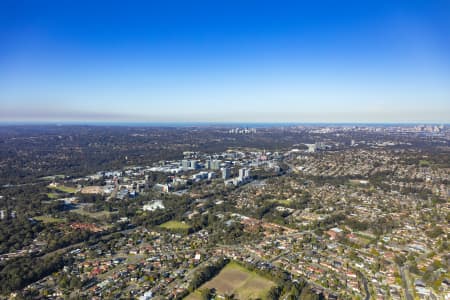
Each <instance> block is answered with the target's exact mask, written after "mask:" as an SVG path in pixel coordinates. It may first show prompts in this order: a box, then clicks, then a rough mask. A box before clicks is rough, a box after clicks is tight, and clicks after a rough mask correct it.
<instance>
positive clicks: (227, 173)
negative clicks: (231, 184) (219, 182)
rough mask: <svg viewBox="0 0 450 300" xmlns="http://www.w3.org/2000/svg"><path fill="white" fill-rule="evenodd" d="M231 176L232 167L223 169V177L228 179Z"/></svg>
mask: <svg viewBox="0 0 450 300" xmlns="http://www.w3.org/2000/svg"><path fill="white" fill-rule="evenodd" d="M230 176H231V169H230V168H223V169H222V179H224V180H226V179H228V178H230Z"/></svg>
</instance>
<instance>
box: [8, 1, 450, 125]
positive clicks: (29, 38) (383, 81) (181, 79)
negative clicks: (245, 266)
mask: <svg viewBox="0 0 450 300" xmlns="http://www.w3.org/2000/svg"><path fill="white" fill-rule="evenodd" d="M93 2H95V3H93ZM0 105H1V107H0V121H27V122H30V121H31V122H34V121H39V122H41V121H44V122H46V121H51V122H54V121H55V122H64V121H70V122H72V121H81V122H93V121H96V122H121V121H123V122H130V121H136V122H165V121H167V122H177V121H179V122H192V121H195V122H202V121H203V122H446V123H448V122H449V121H450V1H412V0H409V1H159V2H157V1H142V2H135V1H126V2H125V1H122V2H118V1H117V2H116V1H105V2H102V1H85V2H84V1H61V0H60V1H17V0H15V1H1V3H0Z"/></svg>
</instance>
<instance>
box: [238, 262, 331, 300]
mask: <svg viewBox="0 0 450 300" xmlns="http://www.w3.org/2000/svg"><path fill="white" fill-rule="evenodd" d="M235 262H236V263H237V264H239V265H241V266H242V267H244V268H246V269H248V270H250V271H252V272H255V273H257V274H258V275H261V276H263V277H265V278H267V279H269V280H271V281H273V282H275V284H276V285H275V286H274V287H272V288H271V289H270V291H269V293H268V295H267V298H268V299H272V300H279V299H281V297H282V299H288V300H296V299H300V300H321V299H325V298H324V296H323V294H317V293H315V292H313V291H312V290H311V288H310V286H309V285H308V283H307V282H306V281H305V280H303V279H302V278H293V276H292V274H290V273H288V272H287V271H284V270H281V269H278V268H267V269H261V268H258V267H257V266H255V265H253V264H251V263H246V262H242V261H235Z"/></svg>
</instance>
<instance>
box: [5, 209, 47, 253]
mask: <svg viewBox="0 0 450 300" xmlns="http://www.w3.org/2000/svg"><path fill="white" fill-rule="evenodd" d="M42 229H43V226H42V225H41V224H40V223H39V222H31V221H30V220H28V218H24V217H18V218H15V219H4V220H0V254H4V253H9V252H13V251H17V250H20V249H22V247H24V246H26V245H28V244H30V243H31V242H32V241H33V239H34V238H36V236H37V235H38V233H39V232H40V231H41V230H42Z"/></svg>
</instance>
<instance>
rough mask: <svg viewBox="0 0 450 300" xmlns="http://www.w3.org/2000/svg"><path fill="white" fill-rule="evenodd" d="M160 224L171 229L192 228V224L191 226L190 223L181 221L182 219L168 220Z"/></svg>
mask: <svg viewBox="0 0 450 300" xmlns="http://www.w3.org/2000/svg"><path fill="white" fill-rule="evenodd" d="M159 226H161V227H162V228H165V229H171V230H177V229H189V228H191V226H189V225H188V224H186V223H183V222H180V221H168V222H166V223H163V224H161V225H159Z"/></svg>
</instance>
